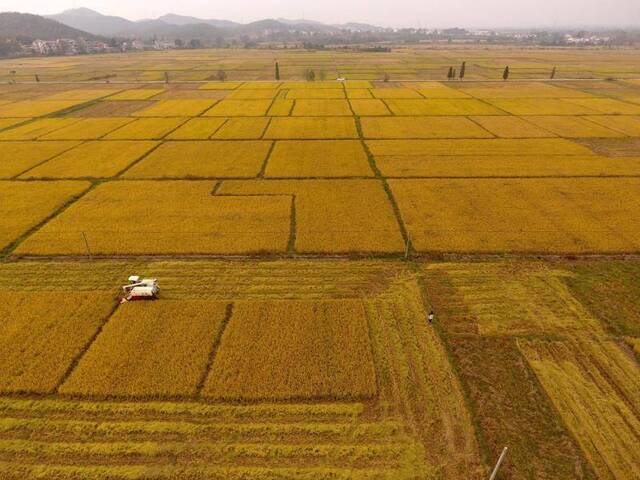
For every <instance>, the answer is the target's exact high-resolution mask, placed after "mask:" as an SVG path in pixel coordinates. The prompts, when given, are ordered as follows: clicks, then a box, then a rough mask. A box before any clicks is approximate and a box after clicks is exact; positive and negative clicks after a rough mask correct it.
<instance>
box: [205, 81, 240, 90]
mask: <svg viewBox="0 0 640 480" xmlns="http://www.w3.org/2000/svg"><path fill="white" fill-rule="evenodd" d="M240 85H242V82H209V83H205V84H204V85H202V86H200V87H199V88H200V90H235V89H236V88H238V87H239V86H240Z"/></svg>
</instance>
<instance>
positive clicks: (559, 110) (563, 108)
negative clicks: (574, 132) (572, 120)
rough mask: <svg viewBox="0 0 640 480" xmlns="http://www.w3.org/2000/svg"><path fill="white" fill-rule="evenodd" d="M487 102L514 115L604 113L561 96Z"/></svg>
mask: <svg viewBox="0 0 640 480" xmlns="http://www.w3.org/2000/svg"><path fill="white" fill-rule="evenodd" d="M487 102H489V103H491V104H492V105H495V106H496V107H498V108H499V109H501V110H503V111H505V112H508V113H511V114H512V115H597V114H598V113H602V112H599V111H598V110H595V109H593V108H589V107H585V106H582V105H577V104H575V103H571V102H570V101H569V100H564V99H560V98H515V99H491V100H487Z"/></svg>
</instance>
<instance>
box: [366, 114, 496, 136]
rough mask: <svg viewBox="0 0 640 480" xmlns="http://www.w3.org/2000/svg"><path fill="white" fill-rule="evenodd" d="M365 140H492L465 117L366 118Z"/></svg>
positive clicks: (485, 132) (487, 133)
mask: <svg viewBox="0 0 640 480" xmlns="http://www.w3.org/2000/svg"><path fill="white" fill-rule="evenodd" d="M360 122H361V125H362V133H363V136H364V137H365V138H491V137H492V135H491V134H490V133H489V132H487V131H486V130H484V129H482V128H481V127H479V126H478V125H476V124H475V123H473V122H472V121H471V120H469V119H467V118H464V117H364V118H361V119H360Z"/></svg>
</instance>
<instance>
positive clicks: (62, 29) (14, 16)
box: [0, 12, 99, 40]
mask: <svg viewBox="0 0 640 480" xmlns="http://www.w3.org/2000/svg"><path fill="white" fill-rule="evenodd" d="M82 30H83V29H77V28H74V27H72V26H69V25H66V24H63V23H60V22H56V21H54V20H51V19H48V18H44V17H41V16H39V15H31V14H28V13H15V12H6V13H0V38H19V37H32V38H38V39H40V40H56V39H58V38H85V39H87V40H98V39H99V36H98V35H94V34H93V33H88V32H86V31H82Z"/></svg>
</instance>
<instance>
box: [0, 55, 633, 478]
mask: <svg viewBox="0 0 640 480" xmlns="http://www.w3.org/2000/svg"><path fill="white" fill-rule="evenodd" d="M275 53H278V54H279V55H282V57H281V58H278V60H279V62H280V70H281V72H282V74H283V77H282V79H280V80H278V81H273V79H272V67H273V60H274V58H273V55H274V54H275ZM496 59H498V60H496ZM461 60H464V61H466V62H467V71H468V75H467V77H466V78H465V79H464V80H456V81H441V80H442V78H443V77H445V76H446V70H448V67H449V65H450V64H454V65H458V64H459V63H460V61H461ZM637 60H638V53H637V51H635V50H607V51H604V50H588V49H585V50H580V51H577V50H575V51H573V50H533V49H531V50H507V49H505V50H502V49H499V48H496V49H491V50H489V51H485V50H480V49H477V50H473V49H440V48H434V49H431V50H427V49H424V48H418V47H416V48H408V47H406V48H404V47H403V48H394V50H393V52H391V53H389V54H387V53H381V54H371V53H349V52H346V51H345V52H302V51H287V52H285V53H282V52H273V51H265V50H246V51H233V50H221V51H191V52H189V51H183V52H170V53H163V54H162V56H161V55H160V54H156V53H144V54H135V55H130V56H129V55H111V56H95V57H91V61H88V60H87V57H85V58H81V57H66V58H63V57H55V58H47V59H20V60H11V61H0V82H2V83H0V478H2V479H5V478H6V479H10V480H23V479H37V478H41V479H42V478H46V479H54V478H55V479H64V480H66V479H69V480H71V479H87V478H91V479H93V478H95V479H104V480H107V479H108V480H114V479H115V480H142V479H145V480H146V479H197V480H200V479H225V480H227V479H229V480H272V479H273V480H276V479H277V480H283V479H314V480H316V479H318V480H365V479H366V480H383V479H385V480H386V479H388V480H396V479H400V480H402V479H407V480H417V479H425V480H458V479H473V480H475V479H477V480H481V479H485V478H488V477H489V475H490V473H491V469H492V467H493V465H494V464H495V461H496V460H497V457H498V456H499V454H500V452H501V451H502V449H503V448H504V447H505V446H506V447H508V454H507V457H506V460H505V462H504V464H503V465H502V468H501V470H500V472H499V474H498V476H497V477H496V479H497V480H507V479H509V480H520V479H522V480H529V479H534V478H535V479H538V478H540V479H554V480H555V479H559V480H565V479H566V480H569V479H575V480H596V479H607V480H609V479H610V480H635V479H637V478H638V474H639V472H640V455H639V453H638V452H640V448H639V445H640V364H639V363H638V362H639V360H640V220H639V217H638V215H637V212H638V211H639V210H640V100H639V99H640V82H638V81H637V80H635V79H634V78H638V77H640V69H639V71H637V72H636V71H634V67H633V65H638V64H639V63H638V62H637ZM634 62H635V63H634ZM507 63H508V64H510V66H511V71H512V78H511V79H510V80H509V81H493V80H495V79H497V78H501V73H502V68H504V65H505V64H507ZM554 65H557V67H558V76H557V78H556V80H553V81H549V80H547V77H548V72H547V71H548V70H550V69H551V68H553V66H554ZM220 68H224V70H225V71H226V72H227V73H228V75H229V81H225V82H216V81H212V80H210V77H211V76H212V75H213V74H214V73H215V72H216V71H217V70H218V69H220ZM306 68H315V69H316V70H317V71H323V72H324V73H325V75H326V77H327V78H334V77H335V76H338V75H340V76H342V77H346V78H347V80H346V81H344V82H343V81H340V82H339V81H334V80H325V81H315V82H307V81H302V80H301V77H302V72H303V71H304V70H305V69H306ZM11 71H15V72H16V73H15V74H14V73H10V72H11ZM165 71H166V72H169V78H170V81H169V83H165V82H164V72H165ZM36 73H37V74H38V75H39V77H40V79H41V82H39V83H31V82H29V80H30V79H31V77H33V75H35V74H36ZM384 73H388V74H389V75H390V77H391V81H388V82H384V81H379V79H380V78H381V77H382V76H383V74H384ZM441 73H442V75H441ZM105 75H110V76H109V77H108V79H109V82H106V81H105ZM133 274H140V275H144V276H145V277H153V278H158V280H159V282H160V287H161V292H160V295H159V298H158V299H157V300H155V301H149V302H129V303H120V298H121V296H122V294H121V292H122V291H121V288H120V287H121V286H122V285H124V284H126V281H127V277H128V276H129V275H133ZM430 312H434V314H435V318H434V319H433V321H429V319H428V314H429V313H430Z"/></svg>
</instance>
